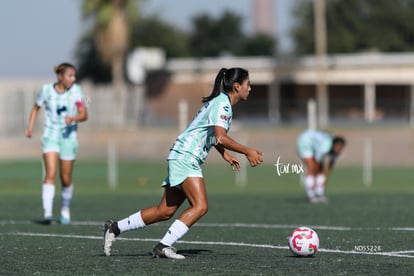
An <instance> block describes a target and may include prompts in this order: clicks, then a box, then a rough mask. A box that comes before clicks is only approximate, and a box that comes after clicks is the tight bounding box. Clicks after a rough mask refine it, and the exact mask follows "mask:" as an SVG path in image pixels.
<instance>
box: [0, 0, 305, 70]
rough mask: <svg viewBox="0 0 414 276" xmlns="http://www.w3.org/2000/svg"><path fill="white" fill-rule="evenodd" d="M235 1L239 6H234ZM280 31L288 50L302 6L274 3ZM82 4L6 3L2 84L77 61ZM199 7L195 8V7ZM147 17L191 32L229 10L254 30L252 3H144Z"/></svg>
mask: <svg viewBox="0 0 414 276" xmlns="http://www.w3.org/2000/svg"><path fill="white" fill-rule="evenodd" d="M236 1H237V4H235V3H236ZM275 1H276V2H277V5H276V14H277V21H276V25H277V29H278V34H279V36H280V38H284V39H283V44H282V47H289V45H290V44H289V40H287V39H286V34H287V31H288V29H289V27H290V26H291V22H292V20H291V19H290V14H289V12H290V11H289V9H290V7H291V6H292V3H294V2H297V1H300V0H275ZM82 2H83V1H82V0H7V1H4V3H2V8H1V9H0V35H1V40H0V78H20V77H25V78H38V77H49V76H53V66H54V65H56V64H58V63H60V62H62V61H69V62H72V61H73V56H74V51H75V49H76V45H77V43H78V41H79V38H80V37H81V35H82V33H83V32H84V30H85V29H86V27H85V24H84V22H82V18H81V14H80V10H81V5H82ZM195 3H197V4H195ZM141 5H142V7H141V8H142V9H143V12H144V13H145V14H154V13H156V14H159V16H160V17H161V18H164V19H165V20H167V21H169V22H172V23H173V24H176V25H177V26H178V27H180V28H184V29H185V28H187V29H189V27H188V26H189V24H190V22H191V18H192V17H193V16H194V15H195V14H198V13H200V12H207V13H209V14H211V15H212V16H218V15H219V14H221V12H222V11H223V10H225V9H230V10H232V11H233V12H236V13H238V14H240V15H242V16H243V18H244V19H245V22H244V24H245V25H244V28H245V30H246V31H249V30H251V20H250V17H251V14H250V9H251V1H250V0H199V1H195V0H174V1H173V0H144V2H143V4H141Z"/></svg>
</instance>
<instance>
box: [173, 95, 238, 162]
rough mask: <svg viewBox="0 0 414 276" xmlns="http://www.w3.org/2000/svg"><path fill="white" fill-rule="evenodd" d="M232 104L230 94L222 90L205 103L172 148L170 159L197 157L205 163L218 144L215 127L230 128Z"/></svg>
mask: <svg viewBox="0 0 414 276" xmlns="http://www.w3.org/2000/svg"><path fill="white" fill-rule="evenodd" d="M232 115H233V111H232V106H231V103H230V99H229V96H228V95H227V94H226V93H224V92H222V93H220V94H219V95H218V96H217V97H215V98H213V99H211V100H210V101H208V102H206V103H204V105H203V106H202V107H201V109H200V110H199V111H198V113H197V114H196V116H195V117H194V118H193V120H192V121H191V122H190V124H189V125H188V126H187V127H186V129H185V130H184V131H183V132H182V133H181V134H180V135H179V136H178V137H177V139H176V141H175V143H174V145H173V146H172V148H171V150H170V154H169V156H168V159H186V158H190V159H195V160H197V161H198V162H199V163H200V164H202V163H204V161H205V159H206V158H207V155H208V152H209V151H210V149H211V147H212V146H214V145H216V144H217V141H216V137H215V132H214V127H215V126H220V127H223V128H224V129H225V130H226V132H228V131H229V130H230V126H231V121H232Z"/></svg>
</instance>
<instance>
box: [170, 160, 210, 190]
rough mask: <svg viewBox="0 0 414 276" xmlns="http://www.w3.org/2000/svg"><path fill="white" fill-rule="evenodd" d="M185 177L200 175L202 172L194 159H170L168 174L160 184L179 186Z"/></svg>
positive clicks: (201, 175)
mask: <svg viewBox="0 0 414 276" xmlns="http://www.w3.org/2000/svg"><path fill="white" fill-rule="evenodd" d="M187 177H201V178H203V172H202V170H201V166H200V164H199V163H198V162H197V161H196V160H187V159H185V160H184V159H170V160H168V176H167V178H165V180H164V181H163V183H162V186H171V187H175V186H179V185H181V184H182V183H183V182H184V180H185V179H186V178H187Z"/></svg>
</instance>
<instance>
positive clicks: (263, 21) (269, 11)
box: [252, 0, 276, 36]
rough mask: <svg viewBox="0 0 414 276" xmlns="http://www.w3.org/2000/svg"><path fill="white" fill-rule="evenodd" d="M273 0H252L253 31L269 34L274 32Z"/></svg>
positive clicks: (273, 34) (272, 34)
mask: <svg viewBox="0 0 414 276" xmlns="http://www.w3.org/2000/svg"><path fill="white" fill-rule="evenodd" d="M275 2H276V1H274V0H252V5H253V8H252V12H253V24H254V26H253V31H254V32H255V33H264V34H268V35H271V36H275V34H276V25H275V22H276V18H275Z"/></svg>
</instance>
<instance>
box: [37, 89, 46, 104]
mask: <svg viewBox="0 0 414 276" xmlns="http://www.w3.org/2000/svg"><path fill="white" fill-rule="evenodd" d="M46 93H47V85H43V86H42V88H41V89H40V91H39V94H38V96H37V99H36V104H37V105H38V106H39V107H40V106H42V105H43V104H44V103H45V101H46V98H47V95H46Z"/></svg>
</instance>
